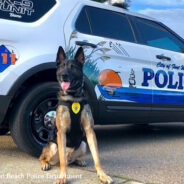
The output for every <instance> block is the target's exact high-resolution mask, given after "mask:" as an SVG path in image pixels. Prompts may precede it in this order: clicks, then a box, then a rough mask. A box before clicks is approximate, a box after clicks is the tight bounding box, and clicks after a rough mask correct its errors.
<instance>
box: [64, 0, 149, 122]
mask: <svg viewBox="0 0 184 184" xmlns="http://www.w3.org/2000/svg"><path fill="white" fill-rule="evenodd" d="M91 4H92V5H93V7H92V6H84V5H83V6H81V5H79V7H78V8H76V10H75V11H73V12H72V14H71V16H70V17H71V19H72V17H76V19H75V20H74V21H73V30H72V32H71V31H69V30H71V29H70V27H71V25H70V24H71V23H70V21H68V23H66V26H65V35H66V41H67V43H66V45H67V50H68V52H67V53H68V56H69V57H73V55H74V54H73V53H74V51H76V45H75V43H77V44H78V45H82V46H84V49H85V58H86V63H85V65H84V73H85V74H86V76H87V77H88V78H89V79H90V81H91V82H92V84H93V86H94V88H95V92H96V95H97V98H98V100H99V102H100V103H99V104H100V111H99V112H100V115H101V116H103V114H104V113H103V112H104V111H106V110H107V111H108V113H105V119H106V120H107V121H112V120H113V119H114V117H116V118H115V119H114V121H125V120H126V122H127V121H129V120H130V121H134V120H136V121H139V120H141V121H142V120H144V121H147V118H148V114H149V110H151V103H152V92H151V88H152V87H151V84H150V86H149V87H150V91H149V92H147V91H146V92H147V93H146V94H145V91H144V89H143V88H145V87H142V82H143V74H144V72H143V68H151V64H150V62H149V61H150V55H149V53H148V52H146V49H145V46H143V45H138V44H136V38H135V37H134V33H133V30H132V28H131V25H130V22H129V20H128V17H127V15H126V14H123V13H118V12H114V11H110V10H108V9H104V7H105V8H107V6H105V5H100V4H97V3H91ZM89 5H90V2H89ZM94 5H96V6H98V7H94ZM100 6H102V8H100ZM112 8H113V9H114V10H119V11H121V9H119V8H115V7H112ZM109 9H110V8H109ZM122 11H123V10H122ZM69 19H70V18H69ZM76 41H77V42H76ZM143 110H146V111H143ZM121 112H123V113H121ZM130 114H131V115H130ZM112 115H115V116H112ZM118 117H119V120H118ZM127 117H129V118H130V117H131V118H130V119H127Z"/></svg>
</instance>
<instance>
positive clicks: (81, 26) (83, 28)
mask: <svg viewBox="0 0 184 184" xmlns="http://www.w3.org/2000/svg"><path fill="white" fill-rule="evenodd" d="M75 28H76V30H77V31H79V32H81V33H85V34H92V32H91V29H90V25H89V21H88V18H87V14H86V10H85V8H83V9H82V11H81V12H80V14H79V16H78V18H77V21H76V23H75Z"/></svg>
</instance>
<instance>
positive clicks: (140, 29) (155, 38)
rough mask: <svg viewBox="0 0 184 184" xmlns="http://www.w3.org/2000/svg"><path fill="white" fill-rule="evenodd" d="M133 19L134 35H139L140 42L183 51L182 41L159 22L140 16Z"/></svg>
mask: <svg viewBox="0 0 184 184" xmlns="http://www.w3.org/2000/svg"><path fill="white" fill-rule="evenodd" d="M133 21H134V23H135V25H136V28H137V32H135V33H136V34H138V35H136V37H140V36H141V39H142V40H140V39H138V40H139V41H140V43H142V44H145V45H148V46H152V47H157V48H161V49H167V50H172V51H176V52H183V51H184V44H183V43H182V41H180V40H179V39H178V38H177V37H176V36H175V35H174V34H172V33H170V32H169V31H168V30H167V29H165V28H164V27H162V26H161V25H160V24H158V23H156V22H153V21H149V20H146V19H141V18H134V20H133Z"/></svg>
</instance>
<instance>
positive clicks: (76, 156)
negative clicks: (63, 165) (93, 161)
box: [68, 141, 86, 167]
mask: <svg viewBox="0 0 184 184" xmlns="http://www.w3.org/2000/svg"><path fill="white" fill-rule="evenodd" d="M85 154H86V143H85V142H84V141H82V142H81V144H80V146H79V148H78V149H77V150H74V151H73V152H72V153H71V154H70V157H68V164H72V163H73V164H75V165H78V166H80V167H85V166H86V163H85V161H82V160H80V158H81V157H83V156H84V155H85Z"/></svg>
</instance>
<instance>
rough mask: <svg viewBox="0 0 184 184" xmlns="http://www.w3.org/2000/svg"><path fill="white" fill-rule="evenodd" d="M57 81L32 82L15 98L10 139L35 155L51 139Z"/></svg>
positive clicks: (38, 153) (37, 154) (53, 127)
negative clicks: (29, 86)
mask: <svg viewBox="0 0 184 184" xmlns="http://www.w3.org/2000/svg"><path fill="white" fill-rule="evenodd" d="M58 91H59V85H58V83H57V82H45V83H40V84H36V85H34V86H33V87H31V88H30V89H28V90H27V91H25V92H24V95H23V96H22V97H21V98H20V99H19V101H18V104H17V105H16V107H15V110H14V112H13V116H12V118H11V120H10V132H11V135H12V138H13V140H14V141H15V143H16V144H17V145H18V147H19V148H21V149H22V150H23V151H25V152H27V153H29V154H31V155H32V156H39V155H40V153H41V151H42V148H43V146H44V145H45V144H46V143H47V142H48V141H50V139H52V137H53V135H54V130H55V117H56V108H57V92H58Z"/></svg>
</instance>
